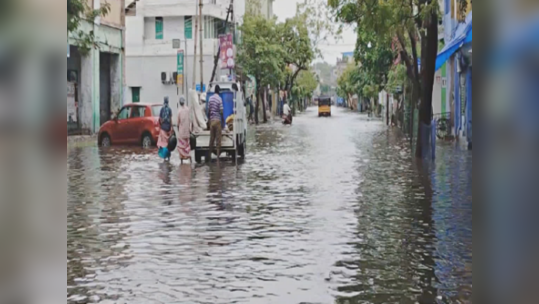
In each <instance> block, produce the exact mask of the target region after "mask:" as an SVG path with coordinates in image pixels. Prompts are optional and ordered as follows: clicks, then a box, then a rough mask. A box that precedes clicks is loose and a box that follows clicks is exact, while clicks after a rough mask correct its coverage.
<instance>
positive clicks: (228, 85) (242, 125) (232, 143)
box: [194, 82, 247, 163]
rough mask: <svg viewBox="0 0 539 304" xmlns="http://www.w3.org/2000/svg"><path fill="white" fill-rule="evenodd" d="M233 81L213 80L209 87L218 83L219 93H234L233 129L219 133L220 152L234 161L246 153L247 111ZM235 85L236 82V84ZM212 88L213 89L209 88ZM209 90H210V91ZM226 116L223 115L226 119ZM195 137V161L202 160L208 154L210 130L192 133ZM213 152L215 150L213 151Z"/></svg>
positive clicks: (241, 95) (239, 90)
mask: <svg viewBox="0 0 539 304" xmlns="http://www.w3.org/2000/svg"><path fill="white" fill-rule="evenodd" d="M233 84H235V83H234V82H214V83H212V85H211V88H215V85H219V87H220V88H221V93H224V92H233V93H234V106H233V107H234V108H233V115H234V120H233V130H232V131H229V130H228V128H227V131H223V132H222V135H221V151H220V152H221V154H222V153H223V152H225V153H226V154H228V156H230V157H231V158H232V160H233V161H236V157H238V156H239V157H240V158H242V159H243V158H245V153H246V150H247V148H246V145H247V143H246V137H247V116H246V114H247V111H246V104H245V99H244V97H243V94H242V91H241V88H239V86H238V90H237V91H236V90H234V89H233V88H232V85H233ZM236 85H237V84H236ZM210 90H213V89H210ZM210 92H211V91H210ZM227 118H228V117H225V118H224V119H225V120H226V119H227ZM194 137H195V139H196V144H195V149H194V150H195V161H196V162H197V163H200V162H202V158H203V157H204V158H206V157H207V156H208V151H209V146H210V131H208V130H204V131H201V132H198V133H195V134H194ZM214 153H215V151H214Z"/></svg>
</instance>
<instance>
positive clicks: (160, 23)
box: [155, 17, 163, 40]
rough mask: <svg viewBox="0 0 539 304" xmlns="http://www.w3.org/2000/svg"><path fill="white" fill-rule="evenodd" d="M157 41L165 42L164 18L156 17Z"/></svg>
mask: <svg viewBox="0 0 539 304" xmlns="http://www.w3.org/2000/svg"><path fill="white" fill-rule="evenodd" d="M155 39H157V40H163V17H155Z"/></svg>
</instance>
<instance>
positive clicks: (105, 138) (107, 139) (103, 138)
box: [101, 134, 111, 147]
mask: <svg viewBox="0 0 539 304" xmlns="http://www.w3.org/2000/svg"><path fill="white" fill-rule="evenodd" d="M110 146H111V141H110V136H108V135H107V134H104V135H103V136H101V147H110Z"/></svg>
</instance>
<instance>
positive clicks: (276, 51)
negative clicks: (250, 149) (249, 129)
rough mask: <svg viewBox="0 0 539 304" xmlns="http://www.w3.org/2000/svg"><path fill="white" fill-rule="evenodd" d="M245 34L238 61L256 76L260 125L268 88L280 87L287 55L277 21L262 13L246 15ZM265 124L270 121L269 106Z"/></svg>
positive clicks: (256, 116)
mask: <svg viewBox="0 0 539 304" xmlns="http://www.w3.org/2000/svg"><path fill="white" fill-rule="evenodd" d="M240 31H241V33H242V38H241V42H240V43H239V45H238V50H237V58H238V59H237V61H238V65H239V66H240V67H241V69H242V70H243V71H244V72H245V73H246V74H249V75H252V76H253V77H254V78H255V80H256V83H257V94H256V95H257V99H256V106H255V121H256V123H257V124H258V122H259V120H258V111H259V105H260V101H261V100H262V94H263V91H264V88H266V87H268V85H269V86H274V87H277V85H278V84H279V83H281V81H282V79H283V78H284V75H283V74H284V70H285V60H284V58H285V52H284V49H283V46H282V44H281V41H280V39H279V36H278V32H279V31H278V30H277V24H276V22H275V19H270V20H268V19H265V18H264V17H262V16H260V15H258V14H256V15H255V14H249V15H245V16H244V20H243V24H242V25H241V26H240ZM262 106H263V117H264V122H267V117H266V108H265V103H264V102H263V103H262Z"/></svg>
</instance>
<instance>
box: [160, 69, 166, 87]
mask: <svg viewBox="0 0 539 304" xmlns="http://www.w3.org/2000/svg"><path fill="white" fill-rule="evenodd" d="M166 82H167V73H166V72H161V83H162V84H166Z"/></svg>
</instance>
